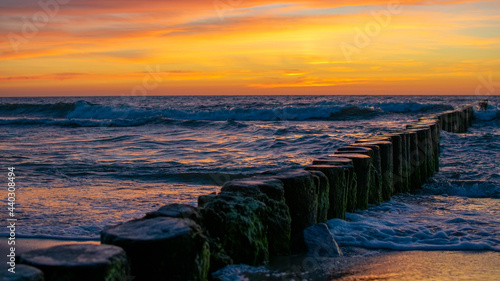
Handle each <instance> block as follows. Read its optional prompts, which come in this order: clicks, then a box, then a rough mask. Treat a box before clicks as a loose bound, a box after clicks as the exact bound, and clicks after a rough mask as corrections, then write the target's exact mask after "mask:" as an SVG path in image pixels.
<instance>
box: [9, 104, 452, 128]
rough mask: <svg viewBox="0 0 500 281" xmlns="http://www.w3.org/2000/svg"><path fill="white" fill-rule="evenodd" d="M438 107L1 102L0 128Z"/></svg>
mask: <svg viewBox="0 0 500 281" xmlns="http://www.w3.org/2000/svg"><path fill="white" fill-rule="evenodd" d="M452 108H453V107H451V106H447V105H442V104H422V103H418V102H407V103H394V102H388V103H372V104H370V103H361V104H357V105H353V104H347V103H338V102H319V103H316V104H309V105H306V104H303V103H300V104H289V105H286V106H279V105H276V104H264V103H259V104H256V105H255V107H253V106H252V107H249V106H248V105H247V106H242V105H239V106H231V105H229V104H222V105H218V106H211V107H208V106H206V105H203V104H201V102H200V104H199V105H196V103H195V104H194V105H190V107H188V108H186V109H179V107H177V108H173V107H172V105H170V106H169V105H163V106H156V107H151V106H146V105H141V106H139V105H136V106H132V105H123V104H122V105H104V104H96V103H91V102H88V101H84V100H80V101H76V102H57V103H43V104H32V103H2V104H0V116H1V117H2V118H1V119H0V125H53V126H69V127H99V126H102V127H126V126H143V125H147V124H167V123H172V122H175V121H176V120H177V121H228V122H232V123H230V124H228V125H229V126H240V127H242V126H244V125H242V124H241V123H236V121H306V120H353V119H363V118H372V117H375V116H378V115H383V114H390V113H408V112H409V113H422V112H430V111H442V110H449V109H452Z"/></svg>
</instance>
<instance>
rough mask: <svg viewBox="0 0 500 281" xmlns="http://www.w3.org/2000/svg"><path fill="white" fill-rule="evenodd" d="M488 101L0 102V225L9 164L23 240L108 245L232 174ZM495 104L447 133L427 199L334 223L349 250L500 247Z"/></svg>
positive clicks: (310, 155)
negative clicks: (134, 222) (105, 238)
mask: <svg viewBox="0 0 500 281" xmlns="http://www.w3.org/2000/svg"><path fill="white" fill-rule="evenodd" d="M482 98H484V96H481V97H478V96H369V95H367V96H151V97H130V96H119V97H23V98H21V97H18V98H14V97H12V98H0V128H1V129H0V163H1V167H0V168H1V170H0V175H2V174H3V176H1V177H0V178H3V180H2V181H3V185H4V186H5V188H4V193H5V194H4V195H2V196H1V200H2V201H1V203H2V205H4V208H2V209H3V210H4V211H2V212H0V217H1V219H2V220H6V219H7V216H8V212H7V206H8V205H7V203H8V200H7V190H6V189H7V183H8V181H7V175H8V172H9V170H8V168H10V167H13V168H15V169H14V173H15V187H16V201H15V203H16V204H15V208H16V209H15V218H17V219H18V222H17V227H16V235H17V236H18V237H25V238H54V239H67V240H84V241H86V240H99V234H100V231H101V230H102V229H103V228H104V227H106V226H110V225H114V224H117V223H120V222H124V221H127V220H130V219H134V218H140V217H142V216H144V214H146V213H147V212H151V211H153V210H156V209H157V208H159V207H161V206H163V205H166V204H170V203H185V204H189V205H193V206H196V204H197V197H198V196H200V195H204V194H209V193H213V192H218V191H219V190H220V188H221V185H222V184H223V183H224V182H226V181H228V180H231V179H236V178H243V177H250V176H253V175H257V174H259V173H262V172H264V171H267V170H272V169H277V168H300V167H304V166H306V165H308V164H310V163H311V162H312V160H313V159H315V158H317V157H319V156H322V155H325V154H328V153H332V152H334V151H335V149H336V148H338V147H341V146H344V145H348V144H350V143H352V142H354V141H355V140H356V139H359V138H364V137H367V136H370V135H374V134H379V133H383V132H391V131H396V130H401V129H403V128H405V125H407V124H411V123H415V122H416V121H417V120H418V118H419V117H421V116H423V115H427V114H432V113H438V112H442V111H447V110H452V109H454V108H458V107H460V106H462V105H465V104H471V103H474V102H476V101H478V100H479V99H482ZM487 98H488V99H489V105H488V108H487V110H485V111H478V110H477V108H475V113H474V114H475V118H476V120H475V121H474V123H473V125H472V127H471V128H469V130H468V132H467V133H461V134H457V133H448V132H442V133H441V137H442V139H441V151H442V154H441V159H440V171H439V172H438V173H437V174H436V175H435V176H434V177H433V178H431V179H429V180H428V182H427V183H426V184H425V186H424V187H423V189H422V190H421V191H420V192H418V193H417V194H396V195H395V196H393V197H392V199H391V200H390V201H388V202H384V203H382V204H381V205H380V206H370V208H369V209H368V210H365V211H358V212H356V213H348V214H347V216H346V220H337V219H334V220H330V221H328V226H329V227H330V230H331V232H332V233H333V234H334V237H335V239H336V241H337V243H338V244H339V245H340V246H341V247H361V248H364V249H385V250H396V251H409V250H412V251H414V250H419V251H433V250H446V251H457V250H467V251H468V250H473V251H489V252H496V253H498V252H500V97H499V96H489V97H487ZM7 231H8V229H6V228H3V229H1V230H0V236H3V237H7V236H8V233H7Z"/></svg>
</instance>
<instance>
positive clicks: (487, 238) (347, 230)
mask: <svg viewBox="0 0 500 281" xmlns="http://www.w3.org/2000/svg"><path fill="white" fill-rule="evenodd" d="M421 199H422V200H421V202H415V204H414V203H411V204H410V203H404V202H401V201H399V200H398V199H397V198H396V200H392V201H389V202H384V203H382V204H381V205H380V206H373V207H371V208H370V209H369V210H366V211H358V212H357V213H347V214H346V220H340V219H333V220H330V221H328V226H329V228H330V230H331V232H332V233H333V234H334V236H335V239H336V241H337V242H338V243H339V245H340V246H355V247H363V248H370V249H387V250H399V251H408V250H448V251H450V250H474V251H477V250H489V251H496V252H500V240H498V227H499V225H500V222H499V221H498V218H497V217H496V216H497V214H495V213H494V212H491V214H488V212H485V210H488V209H492V208H493V209H494V206H496V203H497V202H496V201H494V200H496V199H491V200H486V201H485V200H483V201H478V200H474V199H461V198H459V199H456V200H468V201H467V202H466V203H469V204H474V205H475V206H479V207H482V208H479V207H477V208H474V209H472V208H465V209H463V210H456V208H455V207H454V206H461V205H453V204H451V205H450V204H446V203H449V200H451V199H448V198H446V197H441V198H440V197H434V198H433V197H427V198H421ZM416 204H418V205H416ZM464 206H467V205H464ZM436 210H437V211H436Z"/></svg>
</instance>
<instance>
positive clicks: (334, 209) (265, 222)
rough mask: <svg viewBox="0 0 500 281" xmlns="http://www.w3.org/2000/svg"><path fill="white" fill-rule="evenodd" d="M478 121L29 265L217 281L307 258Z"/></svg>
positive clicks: (213, 198)
mask: <svg viewBox="0 0 500 281" xmlns="http://www.w3.org/2000/svg"><path fill="white" fill-rule="evenodd" d="M472 119H473V106H472V105H469V106H465V107H463V108H460V109H456V110H453V111H447V112H443V113H439V114H434V115H429V116H424V117H422V118H420V119H419V121H418V122H417V123H416V124H412V125H408V126H407V127H406V129H405V130H402V131H398V132H394V133H390V134H380V135H375V136H371V137H368V138H364V139H360V140H358V141H356V142H355V143H353V144H351V145H349V146H345V147H340V148H338V149H337V150H336V151H335V152H334V153H333V154H330V155H325V156H322V157H319V158H318V159H316V160H314V161H313V163H312V164H311V165H309V166H307V167H305V169H294V170H276V171H271V172H267V173H264V174H262V175H260V176H257V177H252V178H247V179H238V180H233V181H229V182H226V183H225V184H224V185H223V187H222V189H221V191H220V193H218V194H215V193H214V194H210V195H206V196H200V197H199V199H198V207H196V208H195V207H192V206H188V205H180V204H171V205H167V206H164V207H162V208H160V209H159V210H157V211H156V212H153V213H148V214H147V215H146V216H145V217H144V218H141V219H136V220H132V221H128V222H125V223H122V224H119V225H116V226H112V227H109V228H107V229H105V230H103V231H102V233H101V245H78V246H77V245H67V246H58V247H53V248H49V249H45V250H36V251H32V252H28V253H25V254H23V255H21V257H20V259H19V262H21V263H23V264H26V265H30V266H34V267H37V268H38V269H40V270H41V271H43V274H44V275H45V280H58V281H59V280H85V281H87V280H130V279H131V278H130V277H129V276H135V278H134V280H208V279H210V277H209V276H210V273H211V272H214V271H216V270H218V269H220V268H222V267H224V266H226V265H229V264H239V263H244V264H249V265H259V264H262V263H264V262H265V261H267V260H269V257H271V256H276V255H288V254H291V253H298V252H305V251H307V250H308V247H307V241H306V240H307V239H309V238H308V237H309V236H310V233H307V232H306V235H304V233H305V230H306V229H307V228H309V227H311V226H314V225H316V224H318V223H324V222H326V221H327V220H329V219H333V218H341V219H343V218H345V213H346V212H353V211H355V210H363V209H366V208H367V207H368V205H369V204H380V203H381V202H382V201H384V200H389V199H390V198H391V196H392V195H393V194H395V193H398V192H415V191H417V190H418V189H420V188H421V187H422V185H423V184H424V183H425V181H426V180H427V179H428V178H429V177H431V176H432V175H433V174H434V173H435V172H436V171H438V169H439V153H440V147H439V144H440V130H441V129H442V130H445V131H448V132H455V133H462V132H466V131H467V128H468V127H469V126H470V125H471V122H472ZM23 268H24V269H23ZM19 270H21V271H23V270H28V271H29V270H30V272H33V274H38V275H39V276H41V274H42V273H41V272H40V271H38V270H33V268H31V267H26V266H24V267H22V268H21V267H19ZM12 280H14V279H12ZM26 280H42V279H26Z"/></svg>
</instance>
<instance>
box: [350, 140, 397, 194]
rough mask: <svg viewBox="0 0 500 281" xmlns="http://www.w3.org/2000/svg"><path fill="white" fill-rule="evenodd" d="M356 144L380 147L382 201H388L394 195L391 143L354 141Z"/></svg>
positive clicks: (383, 141)
mask: <svg viewBox="0 0 500 281" xmlns="http://www.w3.org/2000/svg"><path fill="white" fill-rule="evenodd" d="M386 139H388V138H386ZM389 139H390V138H389ZM356 143H360V144H374V145H377V146H378V147H380V164H381V170H382V199H383V200H384V201H387V200H390V199H391V196H392V195H393V194H394V180H393V173H394V171H393V170H394V168H393V163H392V161H393V157H392V142H390V141H387V140H373V139H361V140H358V141H356Z"/></svg>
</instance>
